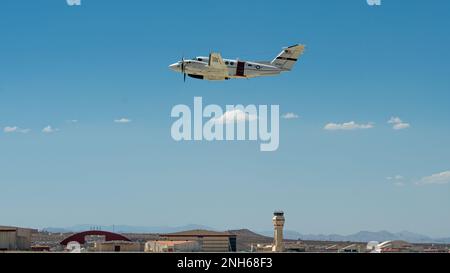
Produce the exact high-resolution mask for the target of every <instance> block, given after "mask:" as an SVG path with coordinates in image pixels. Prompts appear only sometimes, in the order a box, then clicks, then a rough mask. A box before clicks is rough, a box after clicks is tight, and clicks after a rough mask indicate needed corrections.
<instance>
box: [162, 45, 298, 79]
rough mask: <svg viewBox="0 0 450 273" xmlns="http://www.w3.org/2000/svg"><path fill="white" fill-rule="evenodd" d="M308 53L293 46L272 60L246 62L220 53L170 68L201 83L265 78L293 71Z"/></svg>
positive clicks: (181, 62) (184, 61)
mask: <svg viewBox="0 0 450 273" xmlns="http://www.w3.org/2000/svg"><path fill="white" fill-rule="evenodd" d="M304 50H305V46H304V45H299V44H297V45H293V46H289V47H286V48H283V51H281V52H280V54H278V55H277V57H275V59H273V60H272V61H243V60H239V59H238V60H230V59H222V56H221V55H220V53H211V54H209V57H196V58H194V59H191V60H185V59H184V58H182V59H181V61H178V62H176V63H174V64H171V65H169V68H170V69H172V70H174V71H176V72H179V73H183V79H184V81H186V75H187V76H189V77H191V78H195V79H200V80H210V81H222V80H229V79H248V78H255V77H262V76H275V75H279V74H280V73H282V72H288V71H291V70H292V68H293V67H294V64H295V63H296V62H297V60H298V58H299V57H300V56H301V55H302V54H303V52H304Z"/></svg>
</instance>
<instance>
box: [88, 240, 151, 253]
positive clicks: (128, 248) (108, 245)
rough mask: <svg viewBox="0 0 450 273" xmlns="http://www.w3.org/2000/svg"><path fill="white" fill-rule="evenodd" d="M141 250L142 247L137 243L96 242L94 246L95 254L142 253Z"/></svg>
mask: <svg viewBox="0 0 450 273" xmlns="http://www.w3.org/2000/svg"><path fill="white" fill-rule="evenodd" d="M143 250H144V249H143V246H142V244H141V243H139V242H126V241H108V242H96V243H95V246H94V251H95V252H142V251H143Z"/></svg>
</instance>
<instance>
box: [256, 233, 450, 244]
mask: <svg viewBox="0 0 450 273" xmlns="http://www.w3.org/2000/svg"><path fill="white" fill-rule="evenodd" d="M272 233H273V231H265V232H262V233H261V234H264V235H267V236H269V235H270V236H271V235H272ZM284 237H285V238H286V239H292V240H297V239H301V240H304V241H333V242H347V241H348V242H370V241H379V242H384V241H396V240H401V241H406V242H410V243H441V244H448V243H450V238H437V239H436V238H431V237H429V236H426V235H422V234H417V233H413V232H409V231H401V232H396V233H392V232H388V231H378V232H373V231H360V232H357V233H354V234H350V235H339V234H329V235H324V234H317V235H315V234H301V233H299V232H296V231H292V230H286V231H285V232H284Z"/></svg>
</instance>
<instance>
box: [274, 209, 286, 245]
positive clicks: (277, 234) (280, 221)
mask: <svg viewBox="0 0 450 273" xmlns="http://www.w3.org/2000/svg"><path fill="white" fill-rule="evenodd" d="M272 222H273V228H274V234H273V239H274V243H273V247H272V251H274V252H283V250H284V244H283V227H284V212H282V211H275V212H274V213H273V218H272Z"/></svg>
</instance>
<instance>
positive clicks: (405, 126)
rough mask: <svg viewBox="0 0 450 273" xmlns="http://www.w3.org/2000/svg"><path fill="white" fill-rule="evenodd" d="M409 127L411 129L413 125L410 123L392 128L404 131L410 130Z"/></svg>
mask: <svg viewBox="0 0 450 273" xmlns="http://www.w3.org/2000/svg"><path fill="white" fill-rule="evenodd" d="M409 127H411V125H410V124H409V123H403V122H402V123H397V124H395V125H394V126H393V127H392V128H393V129H394V130H403V129H408V128H409Z"/></svg>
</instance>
